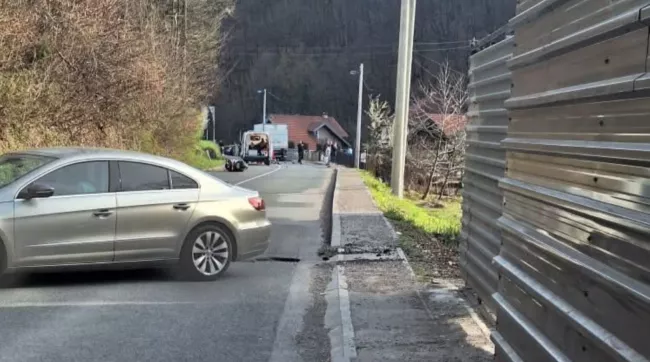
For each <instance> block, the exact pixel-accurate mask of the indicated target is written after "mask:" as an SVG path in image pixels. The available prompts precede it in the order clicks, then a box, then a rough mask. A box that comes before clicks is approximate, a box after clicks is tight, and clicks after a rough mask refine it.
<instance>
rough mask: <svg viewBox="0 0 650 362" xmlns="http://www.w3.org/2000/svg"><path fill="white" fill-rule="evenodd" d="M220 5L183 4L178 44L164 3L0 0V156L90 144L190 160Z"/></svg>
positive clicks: (223, 4)
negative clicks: (183, 35) (182, 30)
mask: <svg viewBox="0 0 650 362" xmlns="http://www.w3.org/2000/svg"><path fill="white" fill-rule="evenodd" d="M228 2H229V0H221V1H216V0H210V1H208V0H196V1H192V2H188V9H187V17H188V20H189V21H188V24H190V25H189V26H188V29H187V34H186V39H187V41H186V42H185V44H184V45H185V46H180V45H179V43H180V42H179V41H178V40H179V39H178V38H177V33H178V32H177V31H176V30H175V29H174V28H173V27H174V26H175V25H174V24H173V21H174V20H173V18H174V17H173V16H169V15H170V14H169V12H170V11H171V12H173V11H177V10H175V9H173V8H172V9H170V7H169V6H168V5H167V4H166V3H167V2H166V1H164V2H161V1H151V0H111V1H106V0H85V1H73V0H51V1H2V2H1V3H2V5H1V6H0V49H2V56H0V153H4V152H6V151H11V150H16V149H25V148H40V147H53V146H93V147H109V148H118V149H131V150H137V151H143V152H149V153H154V154H159V155H163V156H167V157H173V158H178V159H182V160H186V159H193V158H194V157H195V155H194V153H193V151H194V150H195V147H196V144H197V142H198V138H197V133H200V128H201V125H200V123H198V122H196V120H197V117H198V115H199V113H200V112H199V111H198V110H197V109H196V105H197V104H201V102H202V100H204V99H206V97H207V94H208V93H210V92H213V91H214V89H215V82H216V79H217V78H218V77H215V74H217V73H218V69H217V68H216V67H217V65H218V64H219V62H218V59H217V58H218V54H219V51H218V50H219V46H220V41H221V38H220V36H219V26H220V24H221V19H222V18H223V16H224V15H223V14H225V13H226V12H227V11H229V9H227V8H228V7H229V4H228ZM171 15H174V14H171ZM170 30H171V31H170ZM183 64H186V65H187V66H181V65H183Z"/></svg>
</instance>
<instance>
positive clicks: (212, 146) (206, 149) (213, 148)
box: [198, 140, 223, 160]
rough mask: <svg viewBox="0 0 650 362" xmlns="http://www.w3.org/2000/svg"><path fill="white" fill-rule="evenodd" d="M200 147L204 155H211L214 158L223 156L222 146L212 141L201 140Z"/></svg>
mask: <svg viewBox="0 0 650 362" xmlns="http://www.w3.org/2000/svg"><path fill="white" fill-rule="evenodd" d="M198 147H199V149H200V150H201V151H202V153H203V154H204V155H209V156H210V158H211V159H213V160H217V159H221V158H223V157H222V155H221V148H220V147H219V145H217V144H216V143H214V142H212V141H208V140H201V141H199V143H198Z"/></svg>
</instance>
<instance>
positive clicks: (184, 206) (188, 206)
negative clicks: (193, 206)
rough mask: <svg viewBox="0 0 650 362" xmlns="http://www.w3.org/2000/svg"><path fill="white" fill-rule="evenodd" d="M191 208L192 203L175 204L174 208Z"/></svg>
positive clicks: (182, 209)
mask: <svg viewBox="0 0 650 362" xmlns="http://www.w3.org/2000/svg"><path fill="white" fill-rule="evenodd" d="M189 208H190V205H188V204H176V205H174V209H176V210H181V211H185V210H187V209H189Z"/></svg>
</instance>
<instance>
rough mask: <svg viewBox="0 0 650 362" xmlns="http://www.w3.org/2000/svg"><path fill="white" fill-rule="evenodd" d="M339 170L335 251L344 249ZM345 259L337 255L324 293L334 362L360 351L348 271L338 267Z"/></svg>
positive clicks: (334, 199) (343, 361)
mask: <svg viewBox="0 0 650 362" xmlns="http://www.w3.org/2000/svg"><path fill="white" fill-rule="evenodd" d="M338 175H339V171H338V169H334V181H333V182H334V195H333V197H332V236H331V239H330V245H331V246H332V247H335V248H339V247H340V246H341V233H342V231H341V215H340V214H339V212H338V210H337V206H336V205H337V200H338V198H339V193H338V191H337V188H338V187H337V186H338ZM343 260H344V258H343V256H342V255H340V254H337V255H336V257H335V258H334V261H335V262H336V263H337V265H334V269H333V270H332V281H331V282H330V284H329V285H328V286H327V290H326V291H325V300H326V301H327V310H326V311H325V327H326V328H327V329H328V330H329V333H328V335H329V338H330V346H331V350H330V357H331V360H332V362H349V361H350V360H352V359H354V358H356V357H357V347H356V345H355V343H354V327H353V325H352V315H351V312H350V294H349V291H348V284H347V282H346V280H345V268H344V267H343V266H342V265H338V263H339V262H341V261H343Z"/></svg>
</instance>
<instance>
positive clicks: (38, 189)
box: [18, 183, 54, 200]
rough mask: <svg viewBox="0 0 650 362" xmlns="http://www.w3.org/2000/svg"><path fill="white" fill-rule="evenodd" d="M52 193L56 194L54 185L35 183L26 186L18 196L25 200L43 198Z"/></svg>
mask: <svg viewBox="0 0 650 362" xmlns="http://www.w3.org/2000/svg"><path fill="white" fill-rule="evenodd" d="M52 195H54V187H52V186H48V185H44V184H39V183H33V184H31V185H29V186H27V187H26V188H24V189H23V190H22V191H21V192H20V194H18V198H20V199H25V200H31V199H43V198H48V197H50V196H52Z"/></svg>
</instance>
